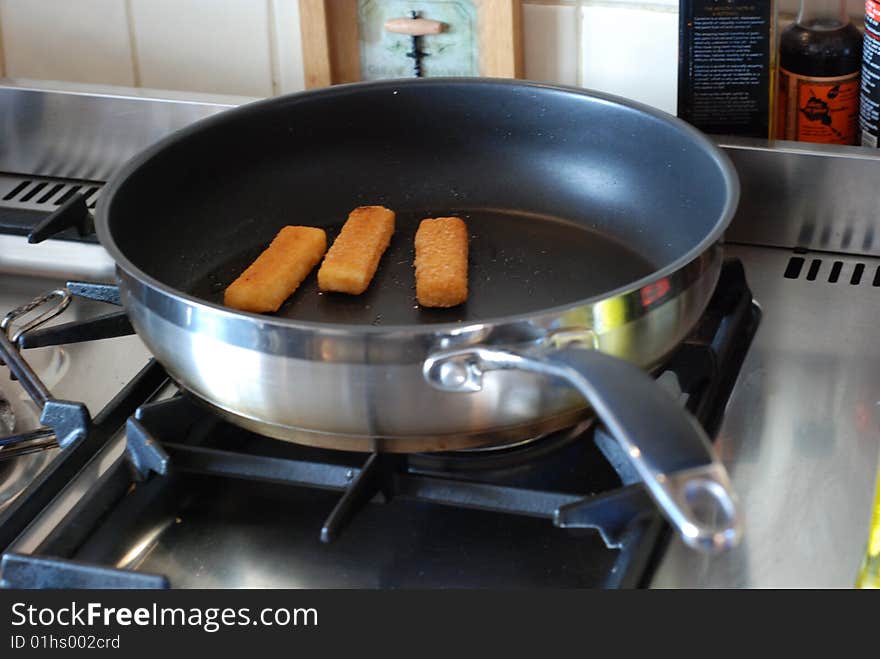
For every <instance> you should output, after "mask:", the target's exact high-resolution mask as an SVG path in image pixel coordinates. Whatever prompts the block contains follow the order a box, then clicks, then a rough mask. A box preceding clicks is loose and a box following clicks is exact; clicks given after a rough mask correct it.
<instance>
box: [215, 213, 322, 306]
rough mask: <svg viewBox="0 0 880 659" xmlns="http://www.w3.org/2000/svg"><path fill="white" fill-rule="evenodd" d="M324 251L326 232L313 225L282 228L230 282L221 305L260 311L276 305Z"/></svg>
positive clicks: (291, 291)
mask: <svg viewBox="0 0 880 659" xmlns="http://www.w3.org/2000/svg"><path fill="white" fill-rule="evenodd" d="M325 251H327V234H326V233H325V231H324V230H323V229H317V228H315V227H292V226H288V227H284V228H283V229H281V231H279V232H278V235H276V236H275V238H274V239H273V240H272V243H271V244H270V245H269V247H268V248H266V250H265V251H264V252H263V253H262V254H260V255H259V256H258V257H257V260H256V261H254V262H253V263H251V264H250V266H248V268H247V270H245V271H244V272H243V273H241V276H239V278H238V279H236V280H235V281H234V282H232V283H231V284H230V285H229V287H228V288H227V289H226V293H225V295H224V296H223V304H225V305H226V306H227V307H232V308H233V309H240V310H241V311H253V312H256V313H262V312H265V311H278V308H279V307H280V306H281V305H282V304H283V303H284V300H286V299H287V298H288V297H290V296H291V295H292V294H293V292H294V291H295V290H296V289H297V287H299V285H300V284H301V283H302V281H303V279H305V278H306V276H307V275H308V274H309V273H310V272H311V271H312V268H314V267H315V266H316V265H317V264H318V262H319V261H320V260H321V257H322V256H324V252H325Z"/></svg>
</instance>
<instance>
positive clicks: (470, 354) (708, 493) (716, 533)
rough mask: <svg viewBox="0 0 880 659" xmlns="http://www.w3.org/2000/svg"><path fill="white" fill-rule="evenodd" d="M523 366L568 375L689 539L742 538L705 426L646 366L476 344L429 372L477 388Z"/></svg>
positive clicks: (428, 365) (599, 356)
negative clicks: (489, 376) (494, 374)
mask: <svg viewBox="0 0 880 659" xmlns="http://www.w3.org/2000/svg"><path fill="white" fill-rule="evenodd" d="M499 369H519V370H524V371H531V372H533V373H540V374H542V375H546V376H550V377H558V378H562V379H564V380H566V381H567V382H568V383H570V384H571V386H573V387H574V388H575V389H577V390H578V391H579V392H580V393H581V394H582V395H583V396H584V398H586V399H587V401H588V402H589V403H590V405H591V406H592V407H593V409H594V410H595V411H596V413H597V414H598V415H599V418H601V419H602V421H603V422H604V423H605V425H606V426H607V427H608V430H609V431H610V432H611V434H612V435H613V436H614V438H615V439H616V440H617V441H618V442H619V443H620V445H621V446H622V447H623V449H624V450H625V452H626V454H627V455H628V456H629V459H630V460H632V463H633V465H634V466H635V468H636V469H637V470H638V472H639V474H640V476H641V477H642V479H643V481H644V482H645V485H646V486H647V488H648V491H649V492H650V493H651V495H652V496H653V498H654V500H655V501H656V502H657V504H658V505H659V506H660V508H661V510H663V512H664V513H665V515H666V516H667V518H668V519H669V521H670V522H671V523H672V524H673V526H674V527H675V528H676V529H677V530H678V532H679V533H680V535H681V537H682V539H683V540H684V542H685V543H686V544H688V545H689V546H691V547H693V548H695V549H699V550H702V551H708V552H715V551H721V550H724V549H727V548H730V547H732V546H734V545H736V544H737V543H738V542H739V539H740V536H741V534H742V520H741V518H740V514H739V511H738V509H737V503H736V497H735V495H734V493H733V490H732V488H731V485H730V480H729V479H728V477H727V472H726V470H725V469H724V466H723V465H722V464H721V463H720V462H719V460H718V458H717V457H716V456H715V452H714V451H713V449H712V446H711V444H710V443H709V440H708V438H707V437H706V434H705V433H704V432H703V429H702V428H701V427H700V425H699V424H698V423H697V421H696V420H695V419H694V418H693V417H692V416H691V415H690V413H688V412H687V411H686V410H684V409H682V408H681V407H680V406H679V405H678V404H677V403H676V401H674V400H673V399H672V398H671V397H670V396H669V394H668V393H667V392H666V391H665V390H663V389H662V388H661V387H659V386H658V385H657V383H656V382H655V381H654V380H653V379H651V377H650V376H649V375H647V374H646V373H645V372H644V371H643V370H642V369H640V368H638V367H637V366H635V365H633V364H630V363H629V362H627V361H624V360H622V359H618V358H616V357H611V356H608V355H605V354H603V353H602V352H600V351H598V350H593V349H586V348H584V347H577V346H574V345H569V346H567V347H562V348H559V349H553V348H548V349H544V350H542V351H541V352H538V353H537V354H532V353H531V352H530V353H528V354H525V353H518V352H514V351H510V350H503V349H495V348H487V347H471V348H464V349H458V350H449V351H443V352H438V353H435V354H433V355H432V356H430V357H429V358H428V359H427V360H426V361H425V363H424V366H423V373H424V376H425V379H426V380H427V381H428V383H430V384H431V385H432V386H434V387H436V388H438V389H441V390H443V391H449V392H475V391H479V390H480V389H481V388H482V380H483V374H484V373H486V372H487V371H493V370H499Z"/></svg>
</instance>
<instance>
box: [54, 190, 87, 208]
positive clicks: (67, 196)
mask: <svg viewBox="0 0 880 659" xmlns="http://www.w3.org/2000/svg"><path fill="white" fill-rule="evenodd" d="M81 188H82V186H81V185H74V186H71V188H70V189H69V190H68V191H67V192H65V193H64V194H63V195H61V196H60V197H58V199H56V200H55V205H56V206H60V205H61V204H63V203H64V202H65V201H67V200H68V199H70V198H71V197H72V196H73V195H75V194H76V193H77V192H79V191H80V189H81Z"/></svg>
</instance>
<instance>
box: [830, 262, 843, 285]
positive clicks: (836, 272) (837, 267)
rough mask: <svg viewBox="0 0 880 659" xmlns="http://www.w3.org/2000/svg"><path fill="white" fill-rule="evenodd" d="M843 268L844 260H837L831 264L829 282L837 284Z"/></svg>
mask: <svg viewBox="0 0 880 659" xmlns="http://www.w3.org/2000/svg"><path fill="white" fill-rule="evenodd" d="M841 270H843V261H835V262H834V263H833V264H832V265H831V272H830V273H828V283H829V284H836V283H837V280H838V279H840V271H841Z"/></svg>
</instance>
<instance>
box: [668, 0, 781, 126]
mask: <svg viewBox="0 0 880 659" xmlns="http://www.w3.org/2000/svg"><path fill="white" fill-rule="evenodd" d="M773 5H774V3H773V2H771V1H770V0H751V1H747V0H714V1H713V0H681V12H680V19H679V20H680V24H679V50H678V116H679V117H680V118H682V119H684V120H685V121H687V122H689V123H691V124H693V125H694V126H696V127H697V128H699V129H700V130H702V131H704V132H706V133H712V134H717V135H737V136H742V137H765V138H766V137H769V136H770V113H771V107H770V96H771V90H772V86H771V85H772V77H773V69H772V59H773V58H772V53H773V27H774V21H775V12H774V9H773Z"/></svg>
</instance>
